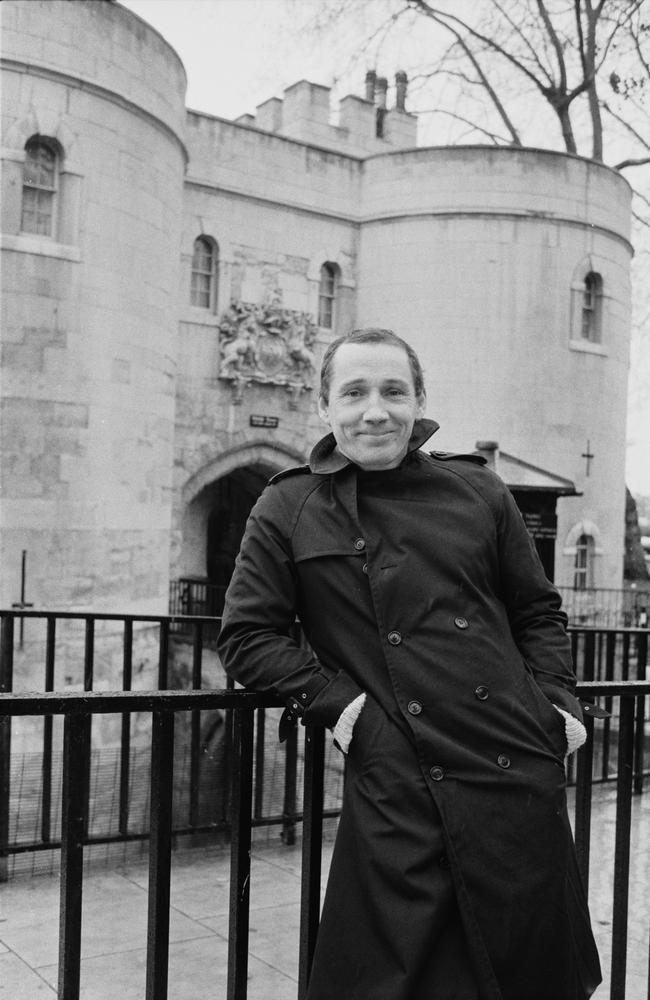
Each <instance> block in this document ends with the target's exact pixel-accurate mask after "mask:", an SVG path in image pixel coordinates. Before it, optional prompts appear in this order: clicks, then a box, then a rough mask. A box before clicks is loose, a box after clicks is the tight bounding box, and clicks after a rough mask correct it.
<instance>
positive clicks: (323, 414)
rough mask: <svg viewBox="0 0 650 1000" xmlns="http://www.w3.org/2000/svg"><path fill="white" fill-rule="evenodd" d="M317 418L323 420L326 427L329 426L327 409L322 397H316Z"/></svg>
mask: <svg viewBox="0 0 650 1000" xmlns="http://www.w3.org/2000/svg"><path fill="white" fill-rule="evenodd" d="M318 416H319V417H320V418H321V420H323V421H324V422H325V423H326V424H327V426H328V427H329V424H330V415H329V407H328V405H327V403H326V402H325V400H324V399H323V397H322V396H319V397H318Z"/></svg>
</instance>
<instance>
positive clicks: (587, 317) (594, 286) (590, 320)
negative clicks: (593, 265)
mask: <svg viewBox="0 0 650 1000" xmlns="http://www.w3.org/2000/svg"><path fill="white" fill-rule="evenodd" d="M602 299H603V279H602V278H601V276H600V275H599V274H596V272H595V271H590V272H589V273H588V274H587V275H586V276H585V281H584V287H583V292H582V322H581V327H580V335H581V337H582V339H583V340H589V341H591V343H592V344H598V343H600V334H601V313H602Z"/></svg>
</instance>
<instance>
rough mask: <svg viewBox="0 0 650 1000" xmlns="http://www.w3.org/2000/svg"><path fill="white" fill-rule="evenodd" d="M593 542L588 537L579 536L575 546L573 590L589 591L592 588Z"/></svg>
mask: <svg viewBox="0 0 650 1000" xmlns="http://www.w3.org/2000/svg"><path fill="white" fill-rule="evenodd" d="M593 553H594V542H593V538H591V537H590V536H589V535H580V537H579V538H578V541H577V544H576V555H575V562H574V566H573V589H574V590H589V589H590V588H591V587H592V585H593V584H592V577H593Z"/></svg>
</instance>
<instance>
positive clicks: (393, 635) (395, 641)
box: [388, 632, 402, 646]
mask: <svg viewBox="0 0 650 1000" xmlns="http://www.w3.org/2000/svg"><path fill="white" fill-rule="evenodd" d="M388 641H389V643H390V644H391V646H399V644H400V642H401V641H402V636H401V635H400V633H399V632H389V633H388Z"/></svg>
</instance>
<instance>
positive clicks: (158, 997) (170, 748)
mask: <svg viewBox="0 0 650 1000" xmlns="http://www.w3.org/2000/svg"><path fill="white" fill-rule="evenodd" d="M173 783H174V714H173V712H154V713H153V720H152V735H151V812H150V817H151V818H150V843H149V916H148V929H147V983H146V993H145V997H146V1000H166V998H167V982H168V968H169V899H170V894H169V881H170V875H171V851H172V847H171V845H172V834H171V828H172V795H173Z"/></svg>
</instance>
